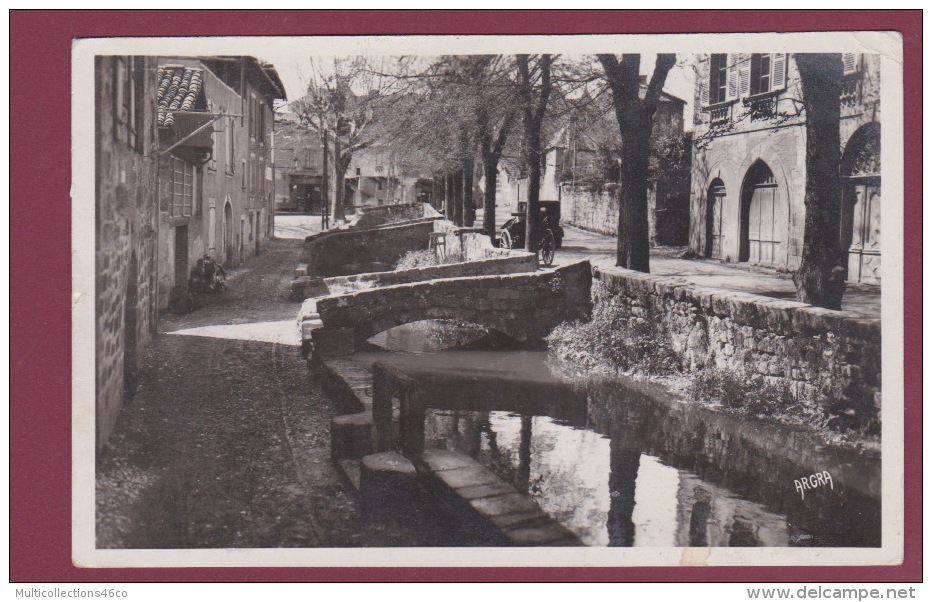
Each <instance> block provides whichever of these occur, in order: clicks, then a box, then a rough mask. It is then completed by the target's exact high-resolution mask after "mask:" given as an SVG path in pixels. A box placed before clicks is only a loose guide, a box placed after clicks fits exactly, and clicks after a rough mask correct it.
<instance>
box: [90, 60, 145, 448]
mask: <svg viewBox="0 0 932 602" xmlns="http://www.w3.org/2000/svg"><path fill="white" fill-rule="evenodd" d="M133 61H134V59H133V57H100V58H98V59H97V62H96V65H95V89H96V95H97V107H98V111H97V119H96V122H95V130H96V131H95V134H96V140H97V143H96V146H95V153H96V157H95V162H96V190H95V210H96V232H95V235H96V241H97V242H96V253H95V263H96V266H95V271H96V282H95V288H96V290H95V291H83V292H85V293H88V294H93V295H95V297H96V305H95V313H96V335H95V343H96V345H95V348H96V350H95V360H96V365H97V371H96V385H97V411H96V435H97V446H98V448H99V447H102V446H103V445H104V444H105V443H106V442H107V440H108V439H109V437H110V433H111V432H112V431H113V427H114V425H115V424H116V421H117V417H118V416H119V413H120V408H121V407H122V405H123V402H124V391H125V390H129V391H130V392H132V389H133V382H132V379H133V375H134V373H135V362H136V356H137V355H138V354H139V353H140V352H141V351H142V349H143V348H144V347H145V346H146V344H147V343H148V342H149V341H150V339H151V337H152V334H153V333H154V332H155V329H156V321H157V313H156V312H157V295H156V271H157V270H156V247H157V244H156V226H157V223H158V222H157V220H158V207H157V203H156V199H155V194H154V190H155V172H154V170H153V169H152V167H151V162H150V160H149V156H148V155H147V154H146V151H145V149H146V148H148V146H149V145H150V144H151V142H152V141H151V136H150V134H149V131H148V128H144V129H143V131H141V132H139V133H138V134H137V135H138V136H140V137H141V138H142V139H141V140H139V141H138V143H137V144H136V145H134V144H133V142H134V141H133V140H132V138H131V136H130V135H129V132H128V130H127V124H126V123H125V119H124V120H122V121H121V120H120V119H118V118H117V117H116V115H115V114H114V111H113V107H114V104H115V103H114V93H115V85H116V84H115V82H116V73H117V72H118V71H122V72H123V73H125V72H126V69H127V68H128V66H129V65H130V64H131V62H133ZM135 61H136V63H137V67H139V68H142V69H144V70H145V72H150V70H154V63H153V61H152V59H148V58H146V59H135ZM148 85H149V83H148V80H146V82H145V84H144V86H145V87H144V90H148V87H147V86H148ZM153 93H154V91H153ZM140 110H142V111H143V115H142V122H143V123H150V120H151V119H154V117H153V115H152V113H153V111H152V107H150V106H149V105H148V104H147V103H142V107H141V108H140Z"/></svg>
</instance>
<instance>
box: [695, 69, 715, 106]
mask: <svg viewBox="0 0 932 602" xmlns="http://www.w3.org/2000/svg"><path fill="white" fill-rule="evenodd" d="M708 64H709V70H708V73H707V74H706V76H705V77H698V78H696V79H698V80H699V105H700V106H703V107H707V106H709V85H710V84H709V78H710V77H711V74H712V61H711V60H710V61H708Z"/></svg>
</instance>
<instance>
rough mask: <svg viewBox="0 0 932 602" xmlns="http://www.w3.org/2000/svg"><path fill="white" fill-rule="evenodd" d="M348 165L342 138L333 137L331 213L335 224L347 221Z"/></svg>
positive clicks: (335, 135)
mask: <svg viewBox="0 0 932 602" xmlns="http://www.w3.org/2000/svg"><path fill="white" fill-rule="evenodd" d="M347 165H348V163H347V162H346V160H345V159H344V158H343V142H342V141H341V140H340V136H339V135H337V134H334V136H333V170H334V174H333V176H334V177H333V210H332V211H331V212H330V215H331V216H332V220H333V222H334V223H337V222H343V221H346V213H345V212H344V211H343V193H344V191H345V187H346V184H345V182H344V181H343V178H344V177H345V176H346V167H347Z"/></svg>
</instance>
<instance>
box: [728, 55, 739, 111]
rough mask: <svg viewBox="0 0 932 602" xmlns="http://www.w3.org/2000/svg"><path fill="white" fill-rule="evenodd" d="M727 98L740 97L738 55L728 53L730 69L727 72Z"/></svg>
mask: <svg viewBox="0 0 932 602" xmlns="http://www.w3.org/2000/svg"><path fill="white" fill-rule="evenodd" d="M725 73H726V75H725V82H726V98H727V99H728V100H733V99H735V98H738V55H737V54H729V55H728V69H727V71H726V72H725Z"/></svg>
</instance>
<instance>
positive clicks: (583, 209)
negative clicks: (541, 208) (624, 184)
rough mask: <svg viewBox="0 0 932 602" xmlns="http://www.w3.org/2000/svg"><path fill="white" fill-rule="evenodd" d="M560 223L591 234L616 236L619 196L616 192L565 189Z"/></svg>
mask: <svg viewBox="0 0 932 602" xmlns="http://www.w3.org/2000/svg"><path fill="white" fill-rule="evenodd" d="M560 221H561V223H565V224H569V225H570V226H576V227H577V228H582V229H583V230H589V231H590V232H598V233H599V234H608V235H610V236H615V235H616V234H618V196H617V195H616V194H615V192H614V191H612V192H609V191H586V190H582V189H569V188H567V189H564V190H563V198H562V201H561V207H560Z"/></svg>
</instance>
